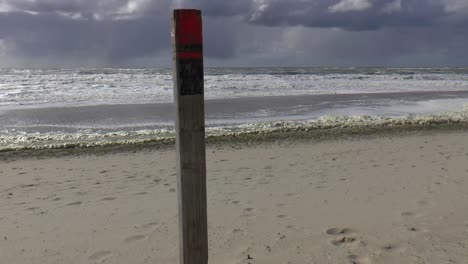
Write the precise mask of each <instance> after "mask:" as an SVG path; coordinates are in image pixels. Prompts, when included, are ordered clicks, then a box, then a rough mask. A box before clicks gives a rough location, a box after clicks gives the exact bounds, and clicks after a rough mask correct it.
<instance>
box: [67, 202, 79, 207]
mask: <svg viewBox="0 0 468 264" xmlns="http://www.w3.org/2000/svg"><path fill="white" fill-rule="evenodd" d="M80 204H82V202H73V203H68V204H67V206H72V205H80Z"/></svg>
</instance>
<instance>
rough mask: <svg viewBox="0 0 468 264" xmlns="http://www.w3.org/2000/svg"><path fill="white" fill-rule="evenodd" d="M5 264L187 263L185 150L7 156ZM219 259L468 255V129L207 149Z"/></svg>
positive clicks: (212, 241)
mask: <svg viewBox="0 0 468 264" xmlns="http://www.w3.org/2000/svg"><path fill="white" fill-rule="evenodd" d="M1 155H2V156H1V158H2V159H1V161H0V164H1V166H0V183H1V184H0V227H1V228H0V263H15V264H36V263H44V264H46V263H47V264H55V263H70V264H74V263H77V264H78V263H112V264H114V263H115V264H124V263H125V264H128V263H133V264H138V263H177V261H178V229H177V227H178V226H177V200H176V199H177V198H176V191H177V190H176V175H175V152H174V149H173V147H166V148H162V149H151V148H149V149H143V150H135V149H133V150H132V149H129V150H123V151H122V150H119V151H114V152H113V151H110V152H108V153H92V152H80V151H76V153H74V151H68V152H67V154H66V155H65V154H64V155H62V156H61V155H50V156H47V155H46V156H34V155H33V156H30V157H29V156H26V157H19V156H21V155H17V154H13V155H11V154H8V153H2V154H1ZM207 169H208V221H209V246H210V253H209V254H210V263H232V264H247V263H251V264H254V263H255V264H261V263H265V264H266V263H284V264H286V263H288V264H295V263H320V264H322V263H359V264H368V263H434V264H435V263H437V264H439V263H467V262H468V249H467V248H468V133H467V131H466V130H462V131H445V132H444V131H426V132H411V133H400V134H385V135H383V134H382V135H367V136H359V137H348V138H337V139H334V140H323V141H317V140H279V141H276V142H275V141H273V142H265V143H255V144H247V143H226V144H212V145H209V146H208V148H207Z"/></svg>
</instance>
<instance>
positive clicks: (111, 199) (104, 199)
mask: <svg viewBox="0 0 468 264" xmlns="http://www.w3.org/2000/svg"><path fill="white" fill-rule="evenodd" d="M115 199H116V198H115V197H106V198H102V200H103V201H113V200H115Z"/></svg>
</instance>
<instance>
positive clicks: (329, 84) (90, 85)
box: [0, 68, 468, 109]
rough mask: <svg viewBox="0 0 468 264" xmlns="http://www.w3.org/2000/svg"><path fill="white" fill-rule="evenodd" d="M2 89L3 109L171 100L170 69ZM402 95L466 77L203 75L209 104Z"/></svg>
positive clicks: (32, 76)
mask: <svg viewBox="0 0 468 264" xmlns="http://www.w3.org/2000/svg"><path fill="white" fill-rule="evenodd" d="M367 71H368V72H367ZM408 71H411V72H408ZM0 84H1V85H0V108H4V109H5V108H9V109H11V108H25V107H28V106H30V107H31V106H32V107H47V106H76V105H101V104H128V103H136V104H140V103H158V102H171V101H172V100H173V91H172V89H173V88H172V86H173V84H172V72H171V70H169V69H153V70H126V69H119V70H117V69H79V70H16V69H12V70H7V69H3V70H0ZM404 91H468V74H467V73H466V71H461V70H457V69H454V70H443V69H433V70H427V69H410V70H408V69H380V70H375V69H374V70H372V71H371V70H356V69H344V70H343V69H333V68H332V69H310V68H302V69H268V68H264V69H261V68H260V69H243V70H236V69H219V70H218V69H211V70H207V71H206V74H205V93H206V98H207V99H215V98H234V97H260V96H286V95H306V94H334V93H341V94H344V93H381V92H404Z"/></svg>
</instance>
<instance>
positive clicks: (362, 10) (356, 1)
mask: <svg viewBox="0 0 468 264" xmlns="http://www.w3.org/2000/svg"><path fill="white" fill-rule="evenodd" d="M446 1H449V0H446ZM447 5H448V2H444V1H443V0H403V1H397V0H317V1H302V0H293V1H280V0H263V1H262V4H261V5H257V8H256V9H254V10H253V11H252V13H251V15H250V17H249V21H250V22H251V23H255V24H259V25H265V26H297V25H302V26H306V27H323V28H333V27H338V28H344V29H349V30H375V29H378V28H381V27H408V26H409V27H416V26H431V25H434V24H437V23H439V21H440V20H443V19H446V18H447V17H449V16H451V15H453V16H456V15H457V14H456V13H454V14H451V13H449V12H447Z"/></svg>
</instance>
